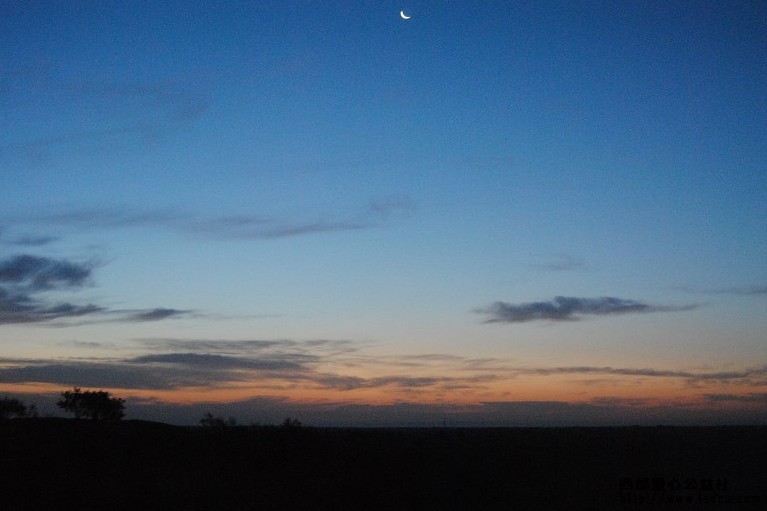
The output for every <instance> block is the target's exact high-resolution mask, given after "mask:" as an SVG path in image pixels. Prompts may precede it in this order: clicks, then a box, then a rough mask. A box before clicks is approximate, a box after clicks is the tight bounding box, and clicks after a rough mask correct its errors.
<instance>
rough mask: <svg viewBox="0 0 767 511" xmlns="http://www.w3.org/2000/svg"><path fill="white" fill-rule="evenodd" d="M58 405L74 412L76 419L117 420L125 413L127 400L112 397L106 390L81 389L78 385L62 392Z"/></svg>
mask: <svg viewBox="0 0 767 511" xmlns="http://www.w3.org/2000/svg"><path fill="white" fill-rule="evenodd" d="M56 405H57V406H58V407H59V408H62V409H63V410H64V411H66V412H69V413H72V414H74V416H75V418H76V419H80V418H82V417H88V418H90V419H91V420H93V421H117V420H120V419H122V418H123V416H124V415H125V413H124V411H123V410H124V409H125V400H124V399H121V398H119V397H112V395H111V394H110V393H109V392H106V391H104V390H99V391H92V390H86V391H84V392H83V391H81V390H80V389H79V388H78V387H75V388H74V389H73V390H68V391H66V392H62V393H61V399H60V400H59V402H58V403H56Z"/></svg>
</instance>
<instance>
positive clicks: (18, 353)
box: [0, 0, 767, 426]
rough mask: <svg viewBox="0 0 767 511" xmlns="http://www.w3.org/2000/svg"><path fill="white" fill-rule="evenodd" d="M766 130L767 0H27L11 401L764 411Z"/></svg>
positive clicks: (15, 206)
mask: <svg viewBox="0 0 767 511" xmlns="http://www.w3.org/2000/svg"><path fill="white" fill-rule="evenodd" d="M401 11H403V12H404V13H405V14H406V15H407V16H409V17H410V19H407V20H406V19H403V18H402V17H401V16H400V12H401ZM766 135H767V3H765V2H764V1H760V0H748V1H745V0H744V1H737V0H733V1H728V2H709V1H695V2H682V1H671V2H669V1H658V2H653V1H642V2H639V1H631V2H602V1H583V2H564V1H562V2H558V1H552V2H523V1H519V2H490V1H479V2H448V1H437V0H433V1H405V2H393V1H388V0H383V1H372V0H371V1H352V0H348V1H343V2H335V1H309V0H306V1H284V0H281V1H279V2H277V1H274V2H272V1H267V0H265V1H258V2H255V1H254V2H245V1H239V2H237V1H227V2H212V1H210V2H208V1H205V2H202V1H183V2H173V1H169V2H161V3H160V2H109V1H99V2H89V1H83V2H74V3H73V2H58V1H57V2H52V1H38V2H22V1H13V0H12V1H5V2H2V3H0V394H2V395H7V396H14V397H19V398H21V399H23V400H24V401H25V402H27V403H35V404H36V405H37V406H38V408H39V409H40V410H41V411H43V412H44V413H48V414H60V412H61V411H57V410H56V408H55V406H54V403H55V400H56V398H57V397H58V395H59V394H60V393H61V392H62V391H64V390H67V389H71V388H72V387H75V386H76V387H81V388H83V389H94V390H96V389H105V390H108V391H109V392H111V393H113V394H114V395H116V396H119V397H122V398H124V399H126V417H128V418H143V419H152V420H161V421H166V422H171V423H178V424H194V423H196V422H197V421H198V419H199V417H201V416H202V414H203V413H205V412H207V411H213V412H215V413H218V414H221V415H223V416H233V417H236V418H237V420H239V421H240V422H241V423H248V422H254V423H269V422H279V421H281V419H283V418H284V417H285V416H290V417H297V418H299V419H300V420H302V422H304V423H308V424H312V425H318V426H345V425H355V426H408V425H422V426H436V425H439V426H441V425H450V426H469V425H482V426H519V425H533V426H550V425H556V426H561V425H627V424H628V425H633V424H653V425H654V424H730V423H737V424H750V423H760V424H764V423H765V421H767V413H766V412H767V314H766V312H767V229H765V223H766V220H767V173H766V172H765V171H767V169H766V168H765V162H767V136H766Z"/></svg>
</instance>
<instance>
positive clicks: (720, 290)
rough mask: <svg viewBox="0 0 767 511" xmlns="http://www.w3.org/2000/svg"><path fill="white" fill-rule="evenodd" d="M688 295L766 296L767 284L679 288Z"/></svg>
mask: <svg viewBox="0 0 767 511" xmlns="http://www.w3.org/2000/svg"><path fill="white" fill-rule="evenodd" d="M681 289H682V290H683V291H687V292H688V293H696V294H724V295H741V296H757V295H767V284H754V285H750V286H731V287H715V288H696V287H689V286H684V287H682V288H681Z"/></svg>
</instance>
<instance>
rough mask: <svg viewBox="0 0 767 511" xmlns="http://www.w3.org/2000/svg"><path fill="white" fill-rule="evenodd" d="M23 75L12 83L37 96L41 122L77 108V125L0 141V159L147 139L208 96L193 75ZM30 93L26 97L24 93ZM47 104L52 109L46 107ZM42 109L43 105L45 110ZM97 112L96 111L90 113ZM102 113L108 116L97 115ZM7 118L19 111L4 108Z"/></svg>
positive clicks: (196, 109) (203, 104)
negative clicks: (111, 78) (135, 78)
mask: <svg viewBox="0 0 767 511" xmlns="http://www.w3.org/2000/svg"><path fill="white" fill-rule="evenodd" d="M30 80H31V77H29V76H27V77H23V74H22V79H21V80H20V81H19V82H18V84H17V85H16V87H19V91H20V92H21V88H22V87H23V94H24V95H25V96H27V97H32V98H33V100H34V98H36V97H37V98H41V99H42V101H40V102H39V103H40V104H41V105H43V106H42V108H40V109H39V112H38V113H39V115H41V116H42V117H41V119H42V122H40V123H39V124H40V125H42V126H46V125H50V126H57V125H58V123H46V122H45V118H46V116H48V117H52V116H54V115H55V116H58V117H61V116H62V115H64V116H68V115H69V114H70V113H73V112H77V113H78V115H77V118H78V119H82V120H83V122H81V123H70V124H67V126H66V127H65V128H59V129H56V128H51V129H49V130H48V131H47V132H46V131H42V132H40V134H39V135H38V136H35V137H32V138H26V139H22V140H17V141H13V142H9V143H6V144H2V145H0V159H7V158H8V157H9V156H10V157H11V158H12V159H17V160H18V159H20V160H21V161H27V162H28V163H32V164H34V163H39V162H41V161H46V160H48V159H49V158H50V154H49V153H50V152H52V150H54V149H56V148H58V147H60V146H78V147H81V146H86V148H90V149H92V150H96V149H97V148H98V147H99V146H102V145H103V142H104V141H106V140H124V141H126V142H128V143H130V144H135V143H142V144H146V143H147V142H149V143H152V142H154V141H156V140H157V139H158V138H159V137H158V135H160V134H162V133H164V132H169V131H172V130H173V129H175V128H177V127H180V126H184V125H186V124H188V123H189V122H192V121H194V120H196V119H197V118H199V117H200V116H201V115H202V114H203V113H204V112H205V111H206V110H207V108H208V106H209V104H210V101H211V98H212V87H211V83H210V81H209V80H207V79H202V80H201V79H200V76H199V74H195V75H194V76H187V77H184V76H177V77H171V78H169V79H166V80H157V81H152V82H96V81H89V80H79V81H61V80H56V79H55V78H53V75H52V74H50V73H49V72H47V73H46V74H45V75H43V76H42V77H41V78H39V79H37V80H33V81H31V82H30ZM30 95H31V96H30ZM51 106H53V108H51ZM46 107H47V108H46ZM94 112H97V113H98V114H97V115H92V113H94ZM104 112H107V113H109V115H103V114H104ZM9 114H10V115H12V116H14V115H15V116H19V115H23V114H24V113H23V112H22V111H20V110H19V111H13V109H11V111H10V112H9Z"/></svg>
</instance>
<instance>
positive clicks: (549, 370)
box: [512, 366, 767, 384]
mask: <svg viewBox="0 0 767 511" xmlns="http://www.w3.org/2000/svg"><path fill="white" fill-rule="evenodd" d="M512 371H513V372H514V373H517V374H535V375H542V376H549V375H553V374H606V375H615V376H638V377H650V378H683V379H685V380H687V381H688V382H689V383H692V384H697V383H705V382H709V383H725V382H731V381H739V382H740V383H748V382H749V381H750V380H751V379H752V378H755V377H757V378H758V377H763V376H765V375H767V366H757V367H752V368H748V369H742V370H739V371H710V372H694V371H684V370H668V369H651V368H629V367H610V366H605V367H599V366H570V367H567V366H566V367H538V368H515V369H513V370H512Z"/></svg>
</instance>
